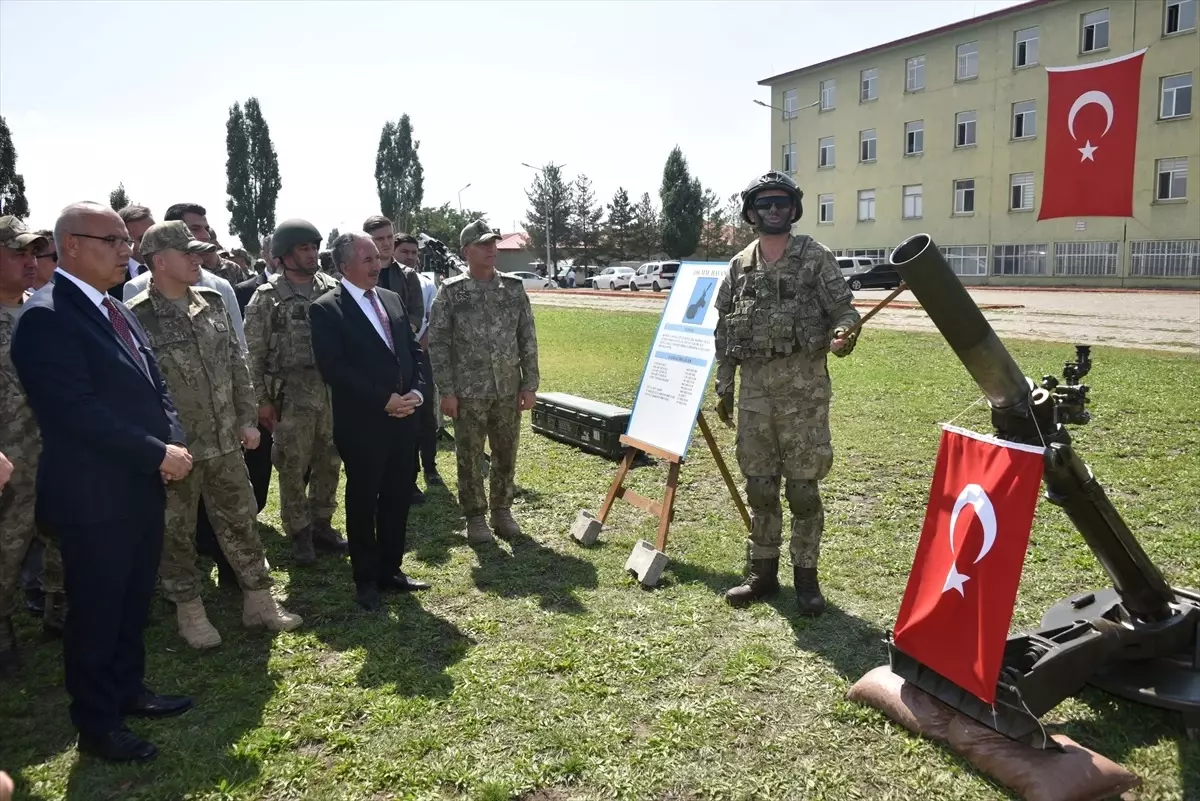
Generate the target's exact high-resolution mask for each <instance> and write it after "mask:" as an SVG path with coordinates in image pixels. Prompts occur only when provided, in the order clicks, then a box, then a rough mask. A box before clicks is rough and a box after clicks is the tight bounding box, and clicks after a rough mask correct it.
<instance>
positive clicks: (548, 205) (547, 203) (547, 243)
mask: <svg viewBox="0 0 1200 801" xmlns="http://www.w3.org/2000/svg"><path fill="white" fill-rule="evenodd" d="M521 166H522V167H528V168H529V169H531V170H534V171H535V172H540V173H541V174H542V178H543V179H545V177H546V171H545V170H543V169H542V168H541V167H535V166H533V165H532V164H526V163H525V162H523V161H522V162H521ZM563 166H565V165H562V164H560V165H559V168H560V169H561V168H562V167H563ZM544 213H545V216H546V277H547V278H557V277H558V276H557V275H553V276H552V275H550V186H549V183H547V185H546V211H545V212H544ZM556 266H557V265H556ZM556 272H557V271H556Z"/></svg>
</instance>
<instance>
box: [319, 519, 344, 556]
mask: <svg viewBox="0 0 1200 801" xmlns="http://www.w3.org/2000/svg"><path fill="white" fill-rule="evenodd" d="M312 544H313V547H314V548H315V549H316V550H318V551H325V552H326V553H337V554H343V553H346V552H347V551H349V550H350V545H349V543H347V542H346V538H345V537H343V536H342V535H341V534H340V533H339V532H338V531H337V530H336V529H334V527H333V524H332V523H330V522H329V521H328V520H320V521H318V522H316V523H313V525H312Z"/></svg>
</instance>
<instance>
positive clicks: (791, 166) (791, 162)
mask: <svg viewBox="0 0 1200 801" xmlns="http://www.w3.org/2000/svg"><path fill="white" fill-rule="evenodd" d="M783 171H784V172H786V173H789V174H791V173H794V172H795V171H796V143H795V142H792V143H791V144H788V145H784V146H783Z"/></svg>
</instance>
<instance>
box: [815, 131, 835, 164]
mask: <svg viewBox="0 0 1200 801" xmlns="http://www.w3.org/2000/svg"><path fill="white" fill-rule="evenodd" d="M817 166H818V167H832V166H833V137H832V136H826V137H822V138H821V139H818V140H817Z"/></svg>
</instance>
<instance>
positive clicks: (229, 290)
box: [121, 267, 246, 356]
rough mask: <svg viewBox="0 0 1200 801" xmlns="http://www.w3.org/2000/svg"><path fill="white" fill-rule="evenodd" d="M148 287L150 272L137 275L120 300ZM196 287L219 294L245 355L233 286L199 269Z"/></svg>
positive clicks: (244, 343)
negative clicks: (205, 288)
mask: <svg viewBox="0 0 1200 801" xmlns="http://www.w3.org/2000/svg"><path fill="white" fill-rule="evenodd" d="M148 286H150V271H149V270H146V272H144V273H142V274H141V275H139V276H138V277H137V278H134V279H133V280H131V281H130V282H128V283H127V284H125V288H124V289H123V290H121V291H122V293H123V294H122V298H121V299H122V300H124V301H125V302H126V303H128V302H129V301H131V300H133V299H134V298H135V297H136V296H137V295H140V294H141V293H142V292H145V291H146V287H148ZM196 286H202V287H207V288H208V289H215V290H217V291H218V292H220V293H221V299H222V300H224V301H225V311H226V312H227V313H228V314H229V322H231V323H233V331H234V333H236V334H237V338H238V342H241V343H242V355H243V356H245V355H246V331H245V328H244V327H243V326H242V310H241V308H240V307H239V306H238V302H237V295H236V294H234V291H233V286H232V285H231V284H230V283H229V282H228V281H226V280H225V279H224V278H222V277H221V276H219V275H217V274H215V273H210V272H209V271H208V270H206V269H204V268H203V267H201V268H200V280H199V281H198V282H197V283H196Z"/></svg>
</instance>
